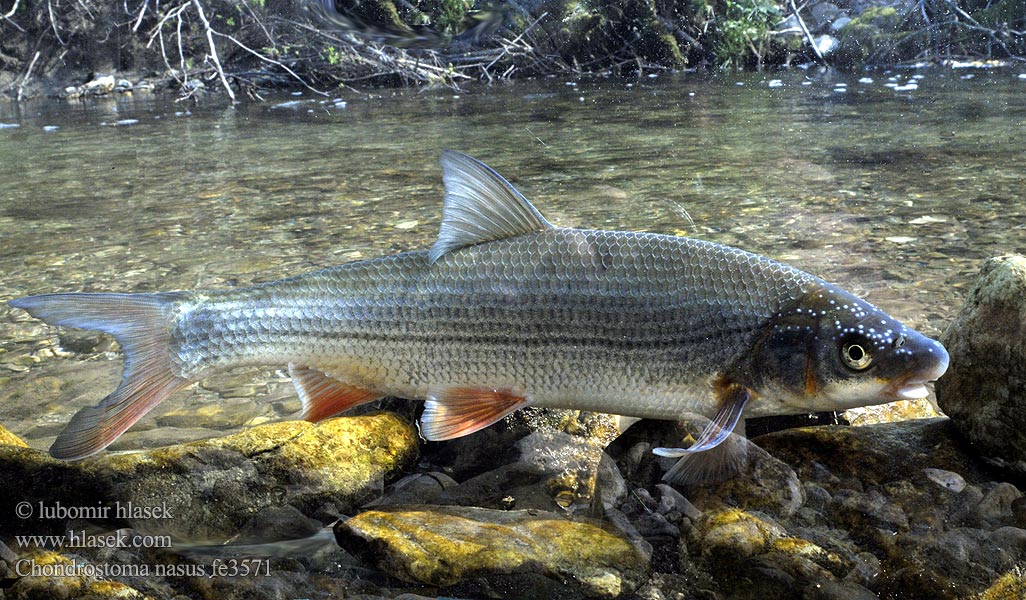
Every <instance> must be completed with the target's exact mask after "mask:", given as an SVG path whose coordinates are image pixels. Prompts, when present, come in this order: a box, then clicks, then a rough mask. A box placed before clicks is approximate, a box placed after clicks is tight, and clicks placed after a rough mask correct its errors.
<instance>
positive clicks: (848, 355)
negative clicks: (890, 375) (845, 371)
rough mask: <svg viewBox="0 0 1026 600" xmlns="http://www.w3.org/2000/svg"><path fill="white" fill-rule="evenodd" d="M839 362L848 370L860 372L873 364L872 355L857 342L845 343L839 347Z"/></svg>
mask: <svg viewBox="0 0 1026 600" xmlns="http://www.w3.org/2000/svg"><path fill="white" fill-rule="evenodd" d="M841 360H842V361H843V362H844V365H845V366H846V367H848V368H849V369H854V370H856V371H862V370H865V369H866V368H868V367H869V365H870V364H871V363H872V362H873V355H872V354H870V353H869V350H867V349H866V347H865V346H864V345H862V344H860V343H858V342H847V343H845V344H844V345H842V346H841Z"/></svg>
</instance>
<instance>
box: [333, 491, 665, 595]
mask: <svg viewBox="0 0 1026 600" xmlns="http://www.w3.org/2000/svg"><path fill="white" fill-rule="evenodd" d="M336 537H337V539H338V540H339V543H340V544H341V545H342V546H343V547H345V548H347V549H348V550H350V551H351V552H354V553H355V554H357V555H360V556H362V557H363V558H365V559H367V560H369V561H370V562H373V563H375V564H376V565H377V566H378V567H379V568H381V569H382V570H384V571H386V572H388V573H389V574H391V575H393V576H395V577H399V578H401V579H405V580H407V581H415V582H420V583H426V584H429V585H437V586H442V587H449V586H453V585H456V584H458V583H460V582H464V581H467V580H476V579H481V578H483V579H485V580H487V579H488V578H489V577H501V576H506V575H509V574H511V573H516V574H526V573H535V574H540V575H543V576H544V577H547V578H549V579H552V580H555V581H558V582H561V583H560V585H563V584H571V585H575V586H577V587H579V588H580V591H581V592H582V593H583V594H585V595H587V596H592V597H601V598H613V597H616V596H619V595H621V594H624V593H629V592H631V591H633V590H634V589H635V588H636V587H637V586H638V585H639V584H640V583H641V581H642V574H643V573H644V571H645V569H646V568H647V565H646V560H645V558H644V557H643V556H641V554H640V553H639V552H638V551H637V550H636V549H635V548H634V547H633V546H631V545H630V544H629V543H628V542H627V541H626V540H624V539H622V538H620V537H619V536H617V535H614V534H612V533H610V532H608V531H606V530H604V529H601V528H599V527H596V526H594V525H591V524H588V523H580V522H574V521H567V520H565V519H562V518H560V517H558V516H557V515H555V514H552V513H544V512H541V511H497V510H488V509H482V508H470V507H455V506H454V507H442V506H433V507H418V508H416V509H410V508H409V507H406V509H404V510H396V511H376V510H375V511H368V512H364V513H361V514H359V515H357V516H355V517H353V518H351V519H349V520H348V521H346V522H344V523H340V524H339V525H338V526H337V527H336Z"/></svg>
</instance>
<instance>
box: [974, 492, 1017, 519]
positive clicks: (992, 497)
mask: <svg viewBox="0 0 1026 600" xmlns="http://www.w3.org/2000/svg"><path fill="white" fill-rule="evenodd" d="M1019 498H1022V492H1020V491H1019V489H1018V488H1017V487H1015V486H1014V485H1012V484H1010V483H1004V482H1002V483H999V484H997V485H996V486H994V488H993V489H991V490H990V491H989V492H987V493H985V494H984V496H983V499H982V500H980V504H979V505H978V506H977V507H976V512H977V514H978V515H979V517H980V518H981V519H983V520H985V521H990V522H1000V521H1004V520H1007V519H1011V518H1012V503H1013V502H1015V501H1016V500H1018V499H1019Z"/></svg>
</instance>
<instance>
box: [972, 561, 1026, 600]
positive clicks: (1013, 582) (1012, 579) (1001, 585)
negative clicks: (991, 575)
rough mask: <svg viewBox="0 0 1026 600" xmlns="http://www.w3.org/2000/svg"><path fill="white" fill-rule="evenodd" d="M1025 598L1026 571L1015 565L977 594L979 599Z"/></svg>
mask: <svg viewBox="0 0 1026 600" xmlns="http://www.w3.org/2000/svg"><path fill="white" fill-rule="evenodd" d="M1022 598H1026V573H1024V572H1023V569H1021V568H1019V567H1016V568H1015V569H1014V570H1012V571H1009V572H1007V573H1005V574H1004V575H1002V576H1001V577H999V578H998V580H997V581H995V582H994V583H993V584H992V585H991V586H990V587H989V588H987V589H986V590H985V591H984V592H983V593H981V594H980V595H979V600H1021V599H1022Z"/></svg>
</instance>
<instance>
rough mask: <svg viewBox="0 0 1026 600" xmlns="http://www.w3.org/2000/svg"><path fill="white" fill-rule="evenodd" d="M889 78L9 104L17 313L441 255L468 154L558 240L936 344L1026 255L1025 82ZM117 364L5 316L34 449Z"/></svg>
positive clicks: (247, 383)
mask: <svg viewBox="0 0 1026 600" xmlns="http://www.w3.org/2000/svg"><path fill="white" fill-rule="evenodd" d="M966 75H972V78H971V79H967V78H965V76H966ZM869 77H871V78H872V79H873V80H874V81H873V82H872V83H869V82H865V81H863V82H860V81H859V77H846V76H842V75H837V74H828V75H812V74H805V73H801V72H797V73H791V74H785V75H772V76H761V75H750V76H738V77H733V76H731V77H723V78H717V79H706V78H699V77H695V76H689V75H683V76H679V77H660V78H655V79H646V80H643V81H639V82H633V84H632V83H630V82H626V81H618V80H600V81H592V82H577V83H576V84H571V83H570V82H565V81H562V80H556V79H549V80H544V81H533V82H532V81H528V82H516V83H512V84H508V85H500V86H494V87H477V86H473V87H468V88H467V89H465V90H463V91H461V92H456V93H454V92H453V91H451V90H428V91H422V90H416V91H414V90H411V91H397V92H393V91H383V92H380V93H378V94H375V95H372V96H364V95H356V94H351V93H347V94H345V100H346V102H347V105H346V106H345V107H344V108H341V107H336V106H335V105H333V104H332V103H330V102H328V103H325V102H324V100H323V99H322V98H319V97H313V96H311V95H309V94H308V95H305V96H301V97H291V96H290V97H283V98H278V99H274V100H271V101H269V102H267V103H265V104H252V105H243V106H241V107H238V108H235V109H232V108H226V107H217V106H213V105H212V104H213V103H210V104H211V105H203V106H199V107H196V106H190V105H184V104H177V103H174V102H171V101H169V100H158V99H154V98H151V97H146V98H120V99H116V100H107V101H97V102H90V103H84V104H83V103H56V102H43V103H38V104H28V105H22V106H21V107H17V106H15V105H0V124H3V125H0V182H2V185H0V273H2V278H0V300H6V299H9V298H12V297H17V296H22V295H27V294H36V293H45V292H55V291H69V290H71V291H155V290H169V289H187V288H197V287H225V286H234V285H246V284H250V283H253V282H259V281H267V280H271V279H277V278H280V277H283V276H286V275H291V274H296V273H300V272H303V271H309V270H312V269H316V268H320V267H325V266H329V265H334V264H338V263H341V262H345V261H349V260H354V259H359V258H367V257H373V256H379V255H383V254H389V253H394V252H398V251H403V250H409V249H416V248H423V247H426V246H428V245H429V244H430V243H431V241H432V239H433V237H434V235H435V233H436V231H437V227H438V220H439V217H440V213H441V197H442V185H441V177H440V171H439V168H438V164H437V161H438V155H439V152H440V151H441V150H442V149H445V148H453V149H458V150H462V151H464V152H467V153H469V154H472V155H474V156H477V157H479V158H481V159H483V160H485V161H486V162H488V163H489V164H490V165H492V166H493V167H494V168H496V169H497V170H498V171H500V172H501V173H503V174H504V175H506V176H507V177H508V178H509V179H510V180H511V181H513V182H514V184H515V185H517V186H518V187H519V188H520V189H521V191H523V192H524V193H525V195H527V196H528V197H529V198H531V199H532V200H533V201H534V202H535V204H536V205H537V206H538V208H539V209H540V210H541V211H542V213H543V214H545V215H546V216H547V217H549V219H550V220H552V221H554V222H556V223H558V224H561V225H568V226H579V227H595V228H616V229H629V230H646V231H656V232H663V233H674V234H680V235H688V236H694V237H700V238H704V239H709V240H714V241H718V242H723V243H727V244H731V245H736V246H740V247H742V248H745V249H747V250H751V251H754V252H758V253H761V254H765V255H768V256H770V257H773V258H777V259H780V260H783V261H785V262H788V263H791V264H793V265H795V266H798V267H800V268H802V269H804V270H807V271H810V272H812V273H815V274H817V275H820V276H822V277H824V278H826V279H828V280H831V281H833V282H835V283H838V284H840V285H841V286H842V287H846V288H848V289H850V290H852V291H854V292H856V293H858V294H861V295H863V296H864V297H866V298H867V299H869V300H870V301H872V302H875V303H876V304H878V305H880V306H881V307H882V308H884V309H885V310H887V311H888V312H890V313H892V314H894V315H895V316H897V317H899V318H901V319H903V320H904V321H906V322H907V323H909V324H911V325H912V326H914V327H916V328H918V329H921V330H923V331H925V332H926V333H928V334H931V335H937V334H938V333H939V332H940V331H941V330H942V329H943V328H944V326H945V325H946V323H947V322H948V321H949V320H950V319H951V318H952V317H953V315H954V314H955V312H956V310H957V309H958V307H959V306H960V305H961V299H962V297H963V295H964V294H965V292H966V291H967V288H968V286H970V285H971V284H972V282H973V280H974V277H975V273H976V271H977V270H978V268H979V266H980V265H981V263H982V261H983V260H985V259H986V258H987V257H990V256H994V255H998V254H1003V253H1008V252H1026V202H1024V201H1023V199H1022V197H1023V195H1024V192H1026V171H1024V169H1023V165H1024V157H1026V136H1024V135H1023V125H1024V121H1026V79H1022V78H1019V77H1017V73H1016V72H1009V71H973V72H970V71H964V70H962V71H960V70H954V71H953V70H942V69H939V68H933V69H924V70H922V71H912V70H909V71H896V72H894V73H872V74H870V75H869ZM913 77H918V79H913ZM778 78H779V83H777V82H774V83H773V84H772V85H771V84H770V81H771V80H772V79H778ZM889 78H896V79H893V80H890V79H889ZM911 81H915V82H917V83H918V89H917V90H913V91H896V90H895V89H894V87H893V85H892V86H890V87H888V86H887V85H885V84H888V83H891V84H899V85H904V84H907V83H909V82H911ZM841 83H843V84H846V87H839V86H838V84H841ZM285 103H288V104H285ZM11 125H17V127H11ZM54 126H55V127H57V129H55V130H54V129H52V128H53V127H54ZM48 129H49V130H48ZM104 349H105V347H104V346H103V345H101V347H100V348H99V350H101V351H102V350H104ZM120 365H121V358H120V356H119V355H118V354H116V353H112V352H87V353H69V352H66V351H65V350H63V349H62V347H61V346H60V345H59V344H58V343H57V341H56V338H55V330H53V329H50V328H48V327H45V326H42V325H41V324H40V323H38V322H36V321H33V320H30V319H28V318H26V317H25V316H24V315H23V314H21V313H18V314H14V312H13V311H11V310H9V309H7V308H6V306H5V305H4V306H0V423H3V424H4V425H6V426H7V427H8V428H10V429H11V430H13V431H15V432H16V433H19V434H21V435H24V436H25V437H27V438H28V440H29V442H30V443H31V444H32V445H34V446H38V447H41V448H43V447H46V446H47V445H48V444H49V442H50V441H51V440H52V438H53V436H54V435H56V433H57V431H59V430H60V429H61V428H62V427H63V425H64V424H66V423H67V420H68V419H69V418H70V416H71V414H73V413H74V412H75V410H77V408H78V407H80V406H84V405H89V404H95V403H96V402H98V401H99V400H100V399H101V398H102V397H103V396H104V395H106V394H107V393H108V392H109V391H110V390H112V389H113V387H114V384H115V383H116V381H117V378H118V374H119V372H120ZM298 408H299V405H298V401H297V400H295V398H294V394H293V393H292V391H291V386H290V385H289V383H288V380H287V377H286V376H285V375H284V374H283V373H282V372H281V371H280V370H279V371H275V370H247V371H245V372H241V373H234V374H228V375H225V376H222V377H218V378H214V379H213V380H211V381H207V382H204V384H202V385H201V386H200V387H199V388H198V389H197V390H194V391H192V392H190V393H181V394H178V395H177V396H176V397H175V398H174V399H173V400H171V401H169V402H168V403H166V404H165V405H164V406H162V407H160V408H158V409H157V410H156V411H154V413H155V414H152V415H151V416H149V417H147V418H146V419H144V420H143V421H142V422H141V423H140V424H139V425H137V426H136V427H135V428H133V431H132V433H130V434H129V436H126V438H125V441H124V442H123V446H122V447H132V446H133V444H150V443H159V442H161V441H167V440H171V441H173V440H174V439H176V436H178V437H179V438H181V439H194V438H196V437H201V436H203V435H210V434H213V433H214V432H215V430H223V429H225V428H231V427H236V426H241V425H243V424H254V423H258V422H261V421H264V420H267V419H277V418H282V417H283V416H288V415H290V414H292V413H293V411H295V410H298ZM158 426H159V427H158ZM133 435H134V436H136V437H135V438H134V440H133V438H132V436H133Z"/></svg>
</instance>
